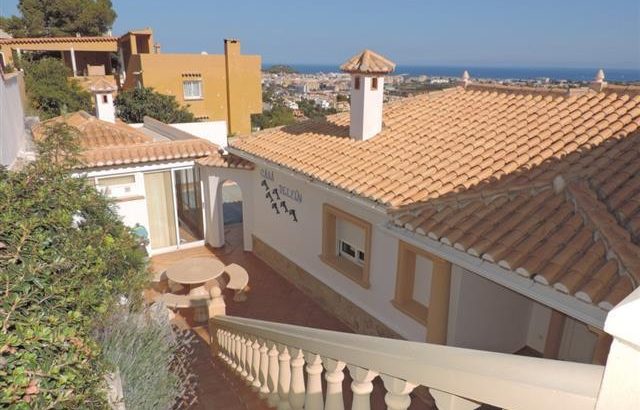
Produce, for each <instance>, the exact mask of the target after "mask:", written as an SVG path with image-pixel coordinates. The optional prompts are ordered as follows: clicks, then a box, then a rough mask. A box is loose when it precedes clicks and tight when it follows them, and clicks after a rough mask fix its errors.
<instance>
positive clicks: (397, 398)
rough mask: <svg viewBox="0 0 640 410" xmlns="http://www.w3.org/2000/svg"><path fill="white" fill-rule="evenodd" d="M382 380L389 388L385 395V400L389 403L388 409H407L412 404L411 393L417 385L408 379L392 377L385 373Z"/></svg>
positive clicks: (386, 387)
mask: <svg viewBox="0 0 640 410" xmlns="http://www.w3.org/2000/svg"><path fill="white" fill-rule="evenodd" d="M381 377H382V381H383V382H384V387H385V389H387V394H385V396H384V402H385V403H386V404H387V409H388V410H406V409H408V408H409V406H410V405H411V396H409V393H411V391H412V390H413V389H415V387H416V385H415V384H413V383H409V382H408V381H406V380H402V379H398V378H396V377H391V376H389V375H386V374H383V375H382V376H381Z"/></svg>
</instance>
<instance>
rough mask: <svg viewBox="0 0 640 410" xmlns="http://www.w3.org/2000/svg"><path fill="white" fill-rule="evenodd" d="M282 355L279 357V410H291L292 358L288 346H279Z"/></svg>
mask: <svg viewBox="0 0 640 410" xmlns="http://www.w3.org/2000/svg"><path fill="white" fill-rule="evenodd" d="M278 348H279V350H280V355H279V356H278V369H279V372H278V396H280V401H278V410H289V409H291V405H290V404H289V387H290V386H291V356H289V349H287V346H283V345H279V346H278Z"/></svg>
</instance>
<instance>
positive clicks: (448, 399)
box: [429, 389, 480, 410]
mask: <svg viewBox="0 0 640 410" xmlns="http://www.w3.org/2000/svg"><path fill="white" fill-rule="evenodd" d="M429 393H431V396H432V397H433V400H434V401H435V402H436V406H438V410H473V409H477V408H478V407H480V403H476V402H474V401H471V400H467V399H465V398H462V397H458V396H454V395H453V394H451V393H447V392H443V391H440V390H436V389H429Z"/></svg>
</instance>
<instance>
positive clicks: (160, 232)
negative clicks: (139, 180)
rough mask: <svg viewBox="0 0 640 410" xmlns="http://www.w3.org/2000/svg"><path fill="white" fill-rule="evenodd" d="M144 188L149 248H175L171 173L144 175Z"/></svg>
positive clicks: (174, 218) (175, 236) (175, 234)
mask: <svg viewBox="0 0 640 410" xmlns="http://www.w3.org/2000/svg"><path fill="white" fill-rule="evenodd" d="M144 188H145V194H146V199H147V213H148V217H149V238H150V242H151V248H152V249H160V248H167V247H171V246H176V245H177V233H176V217H175V208H174V205H173V183H172V178H171V171H163V172H150V173H145V174H144Z"/></svg>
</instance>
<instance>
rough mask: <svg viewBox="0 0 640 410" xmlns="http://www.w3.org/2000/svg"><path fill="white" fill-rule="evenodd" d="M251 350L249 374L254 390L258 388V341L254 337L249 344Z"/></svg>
mask: <svg viewBox="0 0 640 410" xmlns="http://www.w3.org/2000/svg"><path fill="white" fill-rule="evenodd" d="M251 349H252V350H253V363H252V364H251V376H253V383H251V388H252V389H253V390H254V391H258V390H260V341H258V339H256V340H255V341H254V342H253V345H251Z"/></svg>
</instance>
